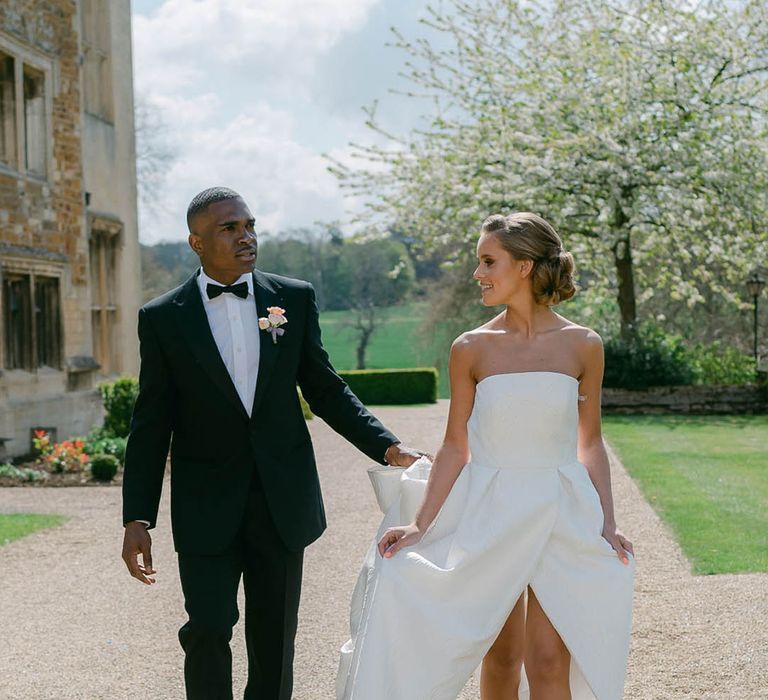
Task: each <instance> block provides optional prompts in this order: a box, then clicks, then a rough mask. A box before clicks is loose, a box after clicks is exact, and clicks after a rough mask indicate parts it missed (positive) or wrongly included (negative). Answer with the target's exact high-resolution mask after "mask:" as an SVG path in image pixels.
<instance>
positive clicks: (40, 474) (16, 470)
mask: <svg viewBox="0 0 768 700" xmlns="http://www.w3.org/2000/svg"><path fill="white" fill-rule="evenodd" d="M2 476H6V477H10V478H11V479H18V480H19V481H43V480H45V479H47V478H48V472H45V471H43V470H41V469H32V468H30V467H15V466H13V464H10V463H6V464H0V477H2Z"/></svg>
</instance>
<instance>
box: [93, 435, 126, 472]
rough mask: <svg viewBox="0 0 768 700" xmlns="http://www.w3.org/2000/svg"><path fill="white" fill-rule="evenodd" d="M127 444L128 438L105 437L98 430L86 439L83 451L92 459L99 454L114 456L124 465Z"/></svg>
mask: <svg viewBox="0 0 768 700" xmlns="http://www.w3.org/2000/svg"><path fill="white" fill-rule="evenodd" d="M127 442H128V439H127V438H124V437H109V436H105V435H104V434H103V431H102V430H101V429H97V430H95V431H92V432H91V433H90V434H89V435H88V437H87V438H85V447H84V448H83V451H84V452H85V454H87V455H89V456H91V457H93V455H98V454H105V455H112V456H113V457H117V459H118V460H119V462H120V464H123V462H125V445H126V443H127Z"/></svg>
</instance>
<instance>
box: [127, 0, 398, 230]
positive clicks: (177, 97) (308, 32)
mask: <svg viewBox="0 0 768 700" xmlns="http://www.w3.org/2000/svg"><path fill="white" fill-rule="evenodd" d="M157 1H158V2H159V3H160V0H157ZM390 1H391V2H393V4H392V5H388V4H387V5H386V6H385V5H384V0H312V1H311V2H308V1H307V0H258V1H257V0H248V1H246V0H165V1H164V2H161V3H160V4H158V5H156V6H155V7H154V8H153V9H151V10H150V11H148V12H147V11H145V13H144V14H142V13H137V14H135V15H134V16H133V38H134V65H135V84H136V91H137V93H138V94H139V95H140V96H141V98H142V99H144V100H145V101H147V102H148V103H150V104H151V105H153V106H154V107H155V108H156V109H157V110H158V111H159V115H160V117H161V119H162V121H164V123H165V124H166V126H167V127H168V128H167V133H166V134H165V136H164V137H165V138H167V139H168V140H169V141H170V142H171V145H172V146H173V150H174V151H175V153H176V160H175V161H174V162H173V164H172V165H171V166H170V167H169V171H168V173H167V177H166V180H165V186H164V188H163V189H162V191H161V193H160V198H159V199H160V201H159V202H158V203H157V205H156V206H155V207H154V208H153V211H152V212H148V211H142V212H141V228H140V231H141V238H142V241H143V242H147V243H152V242H156V241H159V240H181V239H183V238H184V237H185V236H186V226H185V221H184V214H185V211H186V207H187V204H188V202H189V200H190V199H191V198H192V196H194V194H196V193H197V192H198V191H200V190H201V189H204V188H205V187H210V186H212V185H217V184H218V185H225V186H229V187H232V188H234V189H236V190H237V191H239V192H241V194H242V195H243V196H244V197H245V199H246V201H247V202H248V204H249V205H250V207H251V210H252V212H253V214H254V216H255V217H256V219H257V221H258V226H259V227H260V228H262V229H267V230H272V231H276V230H281V229H285V228H290V227H294V226H310V225H312V223H313V222H315V221H320V220H322V221H331V220H337V219H345V218H347V214H348V213H349V212H350V210H351V211H355V210H358V209H359V208H360V207H361V206H362V202H361V201H360V200H359V199H357V198H354V199H345V196H344V195H345V193H343V192H342V190H341V188H340V187H339V185H338V182H337V181H336V178H335V177H334V176H333V175H331V174H330V173H329V172H328V170H327V168H328V161H327V160H326V159H325V158H324V156H323V155H322V152H323V151H325V150H327V151H330V152H331V153H332V154H333V155H334V156H335V157H337V158H338V159H339V160H342V161H346V160H347V159H348V157H349V148H348V147H347V144H348V143H349V142H350V141H357V142H358V143H370V142H372V141H373V140H374V139H375V138H376V137H375V135H374V134H373V133H372V132H370V131H369V130H367V129H366V128H365V126H364V123H363V115H362V113H361V112H360V111H359V109H358V108H357V107H356V106H355V102H354V100H355V98H354V97H351V98H350V97H349V96H346V95H344V93H343V90H344V89H346V88H347V82H349V78H350V77H351V75H352V74H353V73H354V65H355V61H356V59H357V58H358V56H359V55H360V54H359V52H361V51H366V50H367V47H368V46H373V45H374V44H375V45H377V46H378V43H376V42H379V41H380V42H381V44H382V45H383V44H384V42H385V41H387V40H388V39H389V35H388V33H387V30H386V28H383V27H378V28H376V29H372V30H371V29H370V27H369V26H368V25H367V24H366V22H368V19H369V16H370V15H371V13H372V10H373V9H374V7H376V6H377V5H378V6H379V7H378V8H377V12H376V14H378V15H381V14H382V11H383V10H385V9H388V10H389V9H392V8H394V7H395V6H396V3H394V0H386V2H390ZM409 2H411V0H398V3H401V4H402V7H405V6H406V5H408V3H409ZM144 7H145V8H146V7H147V5H144ZM392 11H393V12H394V10H392ZM385 14H386V13H385ZM378 21H379V23H381V21H382V17H381V16H379V17H378ZM359 30H364V31H363V33H356V32H359ZM365 32H369V33H370V37H367V36H366V34H365ZM350 36H353V37H355V38H356V42H357V43H356V44H355V42H353V44H355V45H354V46H350V47H349V51H347V50H345V52H344V55H345V56H348V57H349V60H348V61H347V62H346V63H345V61H344V58H343V57H342V56H341V55H340V54H339V52H338V51H337V52H336V54H333V50H334V47H337V46H342V45H343V43H344V42H343V41H342V39H344V40H346V39H347V38H348V37H350ZM358 37H359V38H358ZM350 51H352V52H354V53H350ZM337 54H338V55H337ZM330 55H337V58H336V59H335V61H336V62H335V63H333V62H332V63H331V64H330V66H329V65H324V66H323V68H322V70H323V71H324V74H323V75H322V76H315V74H314V73H315V70H316V67H317V66H318V65H320V64H321V63H322V61H323V59H324V58H325V57H326V56H330ZM369 69H370V67H369ZM369 69H366V70H365V74H366V77H368V76H369ZM355 75H356V74H355ZM381 76H382V74H381V73H378V72H377V73H375V75H370V78H369V80H370V79H373V80H375V81H378V80H381ZM321 77H322V79H323V81H325V82H324V83H323V84H326V87H327V90H325V89H324V90H323V95H324V96H325V99H320V97H318V94H317V90H318V81H319V80H320V78H321ZM359 79H360V77H359V76H358V83H354V81H353V83H352V85H353V87H350V88H349V91H350V94H352V93H354V94H355V95H356V94H357V90H358V89H359ZM329 81H330V82H329ZM363 84H364V85H365V82H364V83H363ZM368 86H370V83H369V84H368ZM380 90H381V91H385V90H386V85H383V84H382V85H381V87H380ZM334 91H335V92H334ZM374 92H376V93H378V92H379V88H378V87H375V88H374ZM332 95H333V97H331V96H332ZM342 96H343V97H345V98H346V103H345V107H344V109H339V108H338V107H339V101H340V100H341V97H342ZM367 100H368V98H367V97H365V98H361V101H360V103H362V102H367ZM360 103H358V104H360ZM350 104H351V105H352V106H350Z"/></svg>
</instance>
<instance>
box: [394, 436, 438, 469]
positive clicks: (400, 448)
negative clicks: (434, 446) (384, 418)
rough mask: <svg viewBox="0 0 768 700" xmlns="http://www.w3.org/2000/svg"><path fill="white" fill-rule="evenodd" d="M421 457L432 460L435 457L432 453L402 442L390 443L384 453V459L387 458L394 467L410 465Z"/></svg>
mask: <svg viewBox="0 0 768 700" xmlns="http://www.w3.org/2000/svg"><path fill="white" fill-rule="evenodd" d="M420 457H429V459H430V460H432V459H433V457H432V455H431V454H429V453H427V452H421V451H419V450H415V449H413V448H412V447H408V446H406V445H403V444H402V443H400V442H395V443H393V444H392V445H390V446H389V447H388V448H387V451H386V453H385V454H384V459H386V460H387V464H389V465H390V466H392V467H410V466H411V465H412V464H413V463H414V462H415V461H416V460H417V459H419V458H420Z"/></svg>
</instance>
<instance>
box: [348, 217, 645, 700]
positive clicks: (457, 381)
mask: <svg viewBox="0 0 768 700" xmlns="http://www.w3.org/2000/svg"><path fill="white" fill-rule="evenodd" d="M477 258H478V266H477V269H476V270H475V273H474V277H475V279H476V280H477V281H478V282H479V284H480V287H481V294H482V298H483V303H484V304H485V305H487V306H495V305H501V304H503V305H504V306H505V307H506V308H505V310H504V311H503V312H502V313H500V314H499V315H498V316H496V317H495V318H493V319H492V320H490V321H489V322H488V323H486V324H484V325H482V326H480V327H479V328H476V329H474V330H472V331H469V332H467V333H464V334H463V335H461V336H459V337H458V338H457V339H456V341H455V342H454V343H453V346H452V348H451V356H450V363H449V371H450V381H451V404H450V411H449V415H448V424H447V428H446V433H445V438H444V440H443V443H442V446H441V447H440V449H439V451H438V452H437V455H436V457H435V461H434V464H433V465H432V468H431V471H430V473H429V479H428V482H427V484H426V489H425V490H424V494H423V499H422V500H421V503H420V504H419V505H418V507H417V508H415V509H414V508H411V509H409V508H408V507H407V503H406V502H405V501H406V499H405V494H403V496H402V497H401V498H400V500H399V501H396V502H395V503H394V505H393V506H392V507H391V508H390V509H389V511H388V512H387V514H386V516H385V518H384V521H383V523H382V527H381V529H380V531H379V534H378V535H377V542H374V545H373V546H372V548H371V551H370V552H369V555H368V557H367V559H366V563H365V565H364V567H363V570H362V572H361V575H360V578H359V579H358V586H357V589H356V591H355V594H354V596H353V605H352V638H351V639H350V640H349V641H348V642H347V643H346V644H345V645H344V647H343V649H342V659H341V663H340V670H339V677H338V680H337V691H338V697H339V699H340V700H455V698H456V697H457V696H458V694H459V693H460V692H461V689H462V687H463V686H464V684H465V683H466V681H467V679H468V678H469V676H470V675H471V674H472V672H473V671H474V670H475V668H476V667H477V665H478V664H479V663H480V662H481V661H482V669H481V672H480V692H481V697H482V698H483V700H502V699H504V700H510V699H511V698H520V699H521V700H523V699H527V698H530V699H531V700H544V699H546V700H559V699H560V698H563V699H567V698H575V699H577V700H619V699H620V698H621V697H622V694H623V686H624V676H625V670H626V662H627V655H628V649H629V634H630V627H631V609H632V586H633V576H634V557H633V550H632V545H631V543H630V542H629V541H628V540H627V539H626V538H625V537H624V535H623V534H622V533H621V532H620V531H619V529H618V528H617V526H616V520H615V517H614V509H613V499H612V495H611V481H610V471H609V464H608V458H607V455H606V451H605V447H604V444H603V439H602V434H601V426H600V390H601V385H602V379H603V348H602V341H601V339H600V337H599V336H598V335H597V334H596V333H595V332H594V331H591V330H589V329H587V328H583V327H581V326H578V325H576V324H575V323H572V322H571V321H569V320H567V319H566V318H564V317H563V316H560V315H559V314H557V313H555V311H554V310H553V308H552V307H553V306H554V305H555V304H557V303H558V302H560V301H563V300H566V299H569V298H570V297H572V296H573V294H574V292H575V287H574V283H573V270H574V263H573V257H572V256H571V254H570V253H568V252H566V251H565V250H564V249H563V244H562V241H561V239H560V237H559V236H558V234H557V232H556V231H555V230H554V228H553V227H552V226H551V225H550V224H549V223H548V222H546V221H545V220H544V219H542V218H541V217H539V216H537V215H535V214H530V213H516V214H512V215H510V216H506V217H505V216H500V215H494V216H491V217H489V218H488V219H486V220H485V222H484V223H483V225H482V229H481V235H480V239H479V241H478V244H477ZM413 469H414V468H411V469H409V470H407V471H406V473H404V474H403V475H402V479H403V480H404V481H403V485H405V480H407V478H408V476H409V473H411V472H413ZM409 510H411V511H413V510H415V513H413V512H408V511H409ZM403 523H406V524H403Z"/></svg>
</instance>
